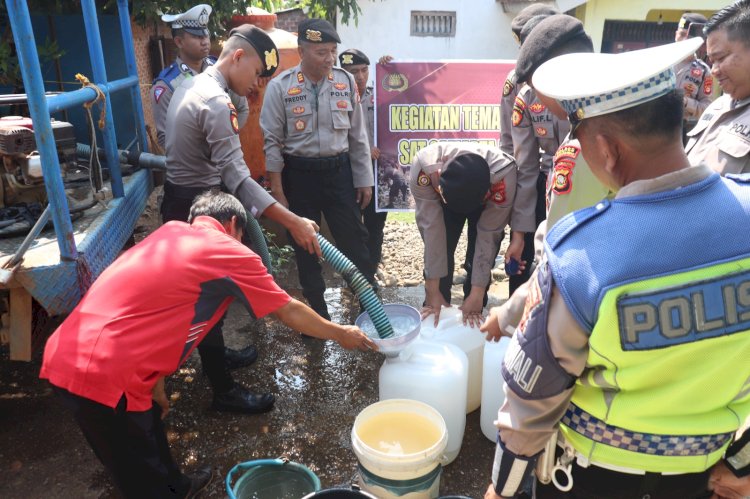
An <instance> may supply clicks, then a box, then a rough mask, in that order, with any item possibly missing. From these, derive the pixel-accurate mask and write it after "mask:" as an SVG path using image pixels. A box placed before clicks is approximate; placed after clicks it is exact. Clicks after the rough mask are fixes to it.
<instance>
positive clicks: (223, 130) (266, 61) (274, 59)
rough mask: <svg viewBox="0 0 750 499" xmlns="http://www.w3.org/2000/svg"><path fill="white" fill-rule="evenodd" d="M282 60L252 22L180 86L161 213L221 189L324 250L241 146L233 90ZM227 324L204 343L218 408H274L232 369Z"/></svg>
mask: <svg viewBox="0 0 750 499" xmlns="http://www.w3.org/2000/svg"><path fill="white" fill-rule="evenodd" d="M277 66H278V51H277V50H276V46H275V45H274V44H273V41H272V40H271V38H270V37H269V36H268V35H267V34H266V33H265V32H264V31H263V30H261V29H259V28H256V27H254V26H251V25H248V24H246V25H243V26H240V27H238V28H235V29H233V30H232V31H231V32H230V33H229V38H228V39H227V41H226V43H225V44H224V48H223V49H222V52H221V55H220V56H219V59H218V61H217V62H216V64H214V65H213V66H211V67H209V68H208V69H206V70H205V71H204V72H203V73H201V74H199V75H197V76H195V77H194V78H190V79H187V80H185V81H184V82H183V84H182V85H181V86H180V87H179V88H177V89H176V90H175V93H174V96H173V97H172V102H171V103H170V106H169V111H168V113H167V127H166V148H167V161H166V162H167V181H166V183H165V185H164V200H163V202H162V206H161V211H162V219H163V221H164V222H168V221H171V220H182V221H186V220H187V219H188V214H189V212H190V205H191V204H192V201H193V199H194V198H195V197H196V196H197V195H198V194H201V193H203V192H205V191H208V190H212V189H223V190H225V191H227V192H229V193H230V194H233V195H234V196H235V197H237V198H238V199H239V200H240V201H241V202H242V204H243V205H244V206H245V208H246V209H247V210H248V211H249V213H250V214H251V215H252V216H253V217H256V218H259V217H260V216H261V215H264V216H266V217H268V218H270V219H271V220H274V221H276V222H278V223H280V224H282V225H284V226H285V227H286V228H287V229H288V230H289V231H290V232H291V234H292V236H293V237H294V238H295V241H297V243H298V244H300V245H302V247H304V248H305V249H306V250H307V251H310V252H316V253H317V254H320V247H319V246H318V244H317V239H316V231H317V229H318V226H317V225H316V224H315V223H313V222H312V221H310V220H305V219H303V218H300V217H299V216H297V215H295V214H293V213H291V212H290V211H289V210H287V209H286V208H285V207H284V206H282V205H281V204H279V203H277V202H276V200H275V199H273V198H272V197H271V195H269V194H268V193H267V192H266V191H265V189H263V188H262V187H261V186H260V185H258V183H256V182H255V181H254V180H253V179H252V178H251V177H250V170H249V169H248V167H247V165H246V164H245V161H244V159H243V155H242V149H241V147H240V139H239V135H238V133H239V130H240V125H239V119H238V111H237V109H236V108H235V107H234V105H233V104H232V101H231V99H230V97H229V94H228V90H229V89H232V90H233V91H235V92H236V93H242V94H248V93H251V92H254V91H255V90H256V89H257V85H258V77H261V76H262V77H269V76H271V75H272V74H273V73H274V71H276V68H277ZM166 284H167V285H168V283H166ZM207 292H208V290H207ZM222 322H223V321H220V322H219V323H218V324H217V325H216V326H215V327H214V328H213V329H212V330H211V332H209V333H208V335H207V336H206V339H205V340H204V341H203V343H201V346H200V347H198V351H199V353H200V354H201V361H202V363H203V369H204V371H205V372H206V374H207V376H208V378H209V381H210V382H211V385H212V387H213V389H214V401H213V407H214V408H215V409H217V410H223V411H238V412H264V411H267V410H270V409H271V407H272V405H273V402H274V398H273V395H271V394H270V393H266V394H254V393H251V392H250V391H248V390H247V389H246V388H244V387H242V386H241V385H239V384H237V383H235V382H234V381H233V380H232V378H231V376H230V375H229V373H228V371H227V369H226V366H225V362H224V361H225V358H224V357H225V355H226V351H225V348H224V338H223V336H222V334H221V325H222ZM253 353H254V352H253ZM255 356H257V353H255Z"/></svg>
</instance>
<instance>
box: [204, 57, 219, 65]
mask: <svg viewBox="0 0 750 499" xmlns="http://www.w3.org/2000/svg"><path fill="white" fill-rule="evenodd" d="M218 60H219V59H218V58H217V57H216V56H215V55H209V56H208V57H206V63H207V64H208V65H209V66H213V65H214V64H216V61H218Z"/></svg>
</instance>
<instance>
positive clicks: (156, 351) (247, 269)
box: [40, 192, 376, 498]
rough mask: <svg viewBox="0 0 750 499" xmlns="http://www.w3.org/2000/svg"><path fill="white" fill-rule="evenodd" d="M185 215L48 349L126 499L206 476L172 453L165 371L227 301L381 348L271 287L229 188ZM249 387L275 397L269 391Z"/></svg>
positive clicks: (129, 255)
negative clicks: (165, 421) (247, 242)
mask: <svg viewBox="0 0 750 499" xmlns="http://www.w3.org/2000/svg"><path fill="white" fill-rule="evenodd" d="M189 220H190V224H187V223H184V222H177V221H175V222H169V223H167V224H165V225H163V226H162V227H161V228H159V229H158V230H156V231H155V232H154V233H153V234H151V235H150V236H149V237H147V238H146V239H144V240H143V241H142V242H141V243H139V244H138V245H136V246H135V247H133V248H132V249H130V250H129V251H127V252H126V253H124V254H123V255H122V256H121V257H120V258H118V259H117V260H116V261H115V262H114V263H113V264H112V265H110V266H109V267H108V268H107V269H106V270H105V271H104V272H103V273H102V274H101V276H99V278H98V279H97V280H96V281H95V282H94V284H93V286H91V289H89V291H88V293H86V295H85V296H84V298H83V300H81V303H79V304H78V306H77V307H76V308H75V310H73V312H72V313H71V314H70V316H69V317H68V318H67V319H66V320H65V322H63V323H62V325H61V326H60V327H59V328H58V329H57V331H55V332H54V333H53V334H52V336H51V337H50V339H49V341H48V342H47V345H46V347H45V349H44V360H43V363H42V370H41V373H40V377H41V378H45V379H48V380H49V381H50V383H52V385H53V389H54V390H55V392H56V393H57V394H58V395H59V396H61V398H62V399H63V402H64V403H65V405H66V406H67V407H68V408H70V409H71V410H72V412H73V414H74V416H75V418H76V421H77V422H78V425H79V426H80V427H81V430H82V431H83V434H84V436H85V437H86V439H87V440H88V442H89V444H90V445H91V447H92V448H93V449H94V452H95V453H96V455H97V457H98V458H99V460H100V461H101V462H102V463H103V464H104V465H105V467H106V468H107V469H108V471H109V472H110V473H111V475H112V476H113V478H114V481H115V484H116V485H117V487H118V488H119V489H120V490H121V491H122V492H123V494H124V495H125V497H128V498H130V497H134V498H135V497H137V498H144V497H148V498H151V497H158V498H160V497H179V498H182V497H192V496H193V495H194V494H195V493H196V492H197V491H199V490H201V489H203V488H204V487H205V486H206V485H208V483H209V482H210V480H211V476H212V472H211V468H210V467H204V468H201V469H199V470H198V472H196V473H194V474H192V475H185V474H183V473H182V472H181V471H180V470H179V468H178V466H177V464H176V463H175V462H174V460H173V459H172V456H171V454H170V452H169V445H168V443H167V439H166V435H165V433H164V427H163V425H162V422H161V418H163V417H164V416H165V415H166V413H167V411H168V410H169V403H168V401H167V396H166V394H165V392H164V377H165V376H167V375H169V374H171V373H173V372H174V371H175V370H177V368H178V367H179V366H180V365H181V364H182V363H183V362H184V361H185V359H186V358H187V357H188V356H189V355H190V354H191V352H192V351H193V349H195V347H196V346H197V345H198V344H199V343H200V342H201V340H203V338H204V337H205V335H206V334H207V333H208V331H210V330H211V328H212V327H213V326H214V324H216V322H218V321H219V320H220V319H221V317H222V316H223V315H224V313H225V312H226V310H227V308H228V307H229V304H230V303H231V302H232V301H233V300H235V299H236V300H238V301H239V302H240V303H242V304H243V305H244V306H245V308H246V309H247V310H248V312H249V313H250V316H251V317H253V318H260V317H263V316H265V315H268V314H273V315H274V316H276V317H277V318H278V319H279V320H281V322H283V323H284V324H285V325H287V326H288V327H290V328H292V329H295V330H298V331H301V332H303V333H304V334H307V335H310V336H315V337H318V338H322V339H333V340H335V341H337V342H338V343H339V344H340V345H341V346H342V347H343V348H346V349H352V348H360V349H368V348H371V349H375V348H376V347H375V345H374V343H373V342H372V340H370V339H369V338H368V337H367V336H366V335H365V334H364V333H362V331H360V330H359V329H358V328H356V327H355V326H341V325H337V324H333V323H331V322H329V321H327V320H325V319H323V318H321V317H320V316H319V315H318V314H316V313H315V312H313V310H312V309H310V308H309V307H307V306H306V305H304V304H303V303H301V302H299V301H297V300H295V299H293V298H291V297H290V296H289V295H288V294H287V293H286V292H284V291H283V290H282V289H281V288H279V287H278V285H277V284H276V283H275V282H274V280H273V278H272V277H271V276H270V275H269V274H268V272H267V271H266V268H265V267H264V266H263V264H262V262H261V260H260V257H258V256H257V255H256V254H255V253H253V252H252V251H251V250H249V249H248V248H247V247H245V246H244V245H243V244H242V243H241V242H240V240H241V238H242V228H243V227H244V226H245V223H246V222H247V219H246V214H245V209H244V208H243V206H242V204H241V203H240V202H239V201H238V200H237V199H236V198H234V197H232V196H230V195H228V194H224V193H220V192H217V193H212V192H209V193H205V194H202V195H200V196H199V197H198V198H196V200H195V202H194V204H193V206H192V207H191V210H190V218H189ZM254 397H257V398H259V400H258V401H257V402H258V404H259V405H269V407H270V404H272V403H273V395H270V394H265V395H254ZM266 397H271V400H270V404H268V402H269V401H268V400H265V398H266ZM260 399H263V400H260Z"/></svg>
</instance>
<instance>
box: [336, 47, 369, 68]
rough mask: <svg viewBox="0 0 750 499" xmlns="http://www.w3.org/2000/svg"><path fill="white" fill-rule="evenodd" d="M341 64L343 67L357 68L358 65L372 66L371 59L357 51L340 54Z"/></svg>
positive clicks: (348, 50) (346, 51)
mask: <svg viewBox="0 0 750 499" xmlns="http://www.w3.org/2000/svg"><path fill="white" fill-rule="evenodd" d="M339 62H340V63H341V66H342V67H343V66H355V65H357V64H367V65H368V66H369V65H370V59H368V58H367V56H366V55H365V54H364V52H362V51H361V50H357V49H347V50H344V51H343V52H341V53H340V54H339Z"/></svg>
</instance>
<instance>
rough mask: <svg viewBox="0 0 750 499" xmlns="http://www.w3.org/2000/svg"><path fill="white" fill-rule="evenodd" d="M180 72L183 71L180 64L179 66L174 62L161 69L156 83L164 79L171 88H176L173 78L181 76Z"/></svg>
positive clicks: (155, 80)
mask: <svg viewBox="0 0 750 499" xmlns="http://www.w3.org/2000/svg"><path fill="white" fill-rule="evenodd" d="M180 73H181V71H180V68H179V66H177V64H176V63H174V62H173V63H172V64H170V65H169V66H167V67H166V68H164V69H162V70H161V73H159V75H158V76H157V77H156V78H155V79H154V83H156V82H157V81H163V82H164V83H166V84H167V85H169V88H170V89H172V90H174V89H173V88H172V80H174V79H175V78H177V77H178V76H180Z"/></svg>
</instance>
